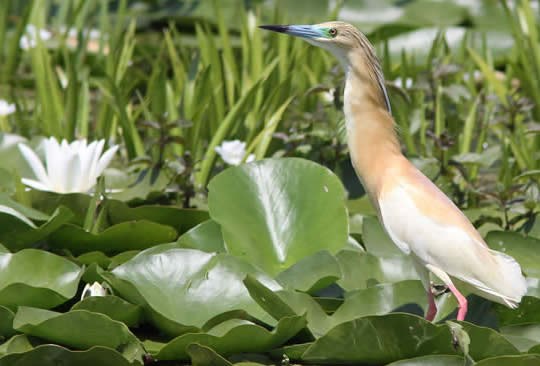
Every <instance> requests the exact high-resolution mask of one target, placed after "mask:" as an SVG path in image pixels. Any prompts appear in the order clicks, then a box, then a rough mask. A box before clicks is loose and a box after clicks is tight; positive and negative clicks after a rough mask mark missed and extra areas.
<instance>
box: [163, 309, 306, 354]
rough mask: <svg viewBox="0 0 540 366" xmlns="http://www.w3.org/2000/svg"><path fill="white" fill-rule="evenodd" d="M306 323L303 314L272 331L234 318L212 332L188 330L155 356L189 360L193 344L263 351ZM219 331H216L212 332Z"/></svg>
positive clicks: (226, 351) (232, 350) (223, 350)
mask: <svg viewBox="0 0 540 366" xmlns="http://www.w3.org/2000/svg"><path fill="white" fill-rule="evenodd" d="M305 325H306V320H305V318H304V317H302V316H294V317H286V318H282V319H281V320H280V321H279V322H278V324H277V325H276V328H275V329H274V330H273V331H271V332H270V331H268V330H267V329H265V328H263V327H261V326H259V325H255V324H253V323H250V322H248V321H246V320H240V319H231V320H229V321H227V322H225V323H222V324H220V325H219V326H218V327H224V329H223V330H220V331H216V330H214V329H212V330H210V332H209V334H204V333H188V334H184V335H181V336H179V337H177V338H175V339H173V340H172V341H170V342H169V343H167V344H166V345H165V346H164V347H163V348H162V349H161V350H159V352H158V353H157V354H156V355H155V357H156V358H157V359H159V360H187V359H189V356H188V353H187V346H188V345H190V344H192V343H197V344H199V345H204V346H207V347H210V348H212V349H213V350H215V351H216V352H218V353H219V354H222V355H228V354H232V353H240V352H263V351H266V350H268V349H272V348H276V347H278V346H281V345H282V344H283V343H285V342H286V341H287V340H289V339H290V338H291V337H293V336H294V335H295V334H296V333H298V332H299V331H300V330H301V329H302V328H304V327H305ZM212 333H217V334H212Z"/></svg>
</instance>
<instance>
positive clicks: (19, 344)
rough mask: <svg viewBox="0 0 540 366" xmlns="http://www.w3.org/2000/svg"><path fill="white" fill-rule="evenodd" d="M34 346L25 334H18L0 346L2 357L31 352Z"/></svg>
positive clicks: (0, 355)
mask: <svg viewBox="0 0 540 366" xmlns="http://www.w3.org/2000/svg"><path fill="white" fill-rule="evenodd" d="M34 346H35V345H33V344H32V342H31V341H30V339H29V338H28V337H27V336H26V335H25V334H17V335H16V336H13V337H11V338H10V339H9V340H8V341H6V342H4V343H2V345H0V357H2V356H4V355H7V354H10V353H23V352H26V351H30V350H31V349H32V348H34Z"/></svg>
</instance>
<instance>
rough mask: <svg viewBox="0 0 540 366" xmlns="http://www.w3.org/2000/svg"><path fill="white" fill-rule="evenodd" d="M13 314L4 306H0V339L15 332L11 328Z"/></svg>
mask: <svg viewBox="0 0 540 366" xmlns="http://www.w3.org/2000/svg"><path fill="white" fill-rule="evenodd" d="M13 317H14V314H13V312H12V311H11V310H9V309H8V308H6V307H3V306H0V339H1V338H2V337H3V338H8V337H11V336H12V335H13V334H15V331H14V330H13Z"/></svg>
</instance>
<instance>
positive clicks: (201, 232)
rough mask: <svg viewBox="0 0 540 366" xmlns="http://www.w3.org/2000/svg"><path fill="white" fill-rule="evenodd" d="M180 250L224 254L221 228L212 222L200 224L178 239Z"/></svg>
mask: <svg viewBox="0 0 540 366" xmlns="http://www.w3.org/2000/svg"><path fill="white" fill-rule="evenodd" d="M177 243H178V245H179V246H180V247H182V248H188V249H198V250H202V251H203V252H208V253H224V252H226V250H225V243H223V235H221V228H220V227H219V225H218V224H217V223H216V222H215V221H214V220H208V221H205V222H202V223H200V224H199V225H197V226H195V227H194V228H192V229H190V230H189V231H187V232H186V233H184V234H183V235H182V236H180V237H179V238H178V241H177Z"/></svg>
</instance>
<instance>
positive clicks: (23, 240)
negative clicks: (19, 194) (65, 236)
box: [0, 205, 73, 251]
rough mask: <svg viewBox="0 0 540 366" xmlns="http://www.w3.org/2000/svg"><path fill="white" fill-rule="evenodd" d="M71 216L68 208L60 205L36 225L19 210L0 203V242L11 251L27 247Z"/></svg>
mask: <svg viewBox="0 0 540 366" xmlns="http://www.w3.org/2000/svg"><path fill="white" fill-rule="evenodd" d="M72 217H73V213H72V212H71V211H70V210H69V209H67V208H66V207H63V206H60V207H58V208H57V209H56V210H55V211H54V212H53V213H52V215H51V216H50V217H49V219H48V220H47V222H45V223H44V224H42V225H41V226H39V227H37V226H36V225H34V223H33V222H32V221H30V219H28V218H27V217H26V216H25V215H23V214H22V213H20V212H19V211H15V210H14V209H12V208H9V207H7V206H1V205H0V227H1V228H2V230H0V242H2V244H4V245H5V246H6V247H7V248H8V249H10V250H12V251H16V250H20V249H23V248H28V247H30V246H32V245H34V244H36V243H37V242H39V241H40V240H43V239H45V238H46V237H47V236H49V235H50V234H51V233H53V232H55V231H56V230H57V229H58V228H59V227H61V226H62V225H63V224H65V223H66V222H68V221H69V220H70V219H71V218H72Z"/></svg>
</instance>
